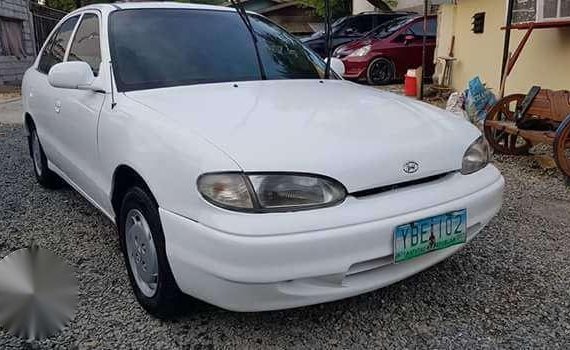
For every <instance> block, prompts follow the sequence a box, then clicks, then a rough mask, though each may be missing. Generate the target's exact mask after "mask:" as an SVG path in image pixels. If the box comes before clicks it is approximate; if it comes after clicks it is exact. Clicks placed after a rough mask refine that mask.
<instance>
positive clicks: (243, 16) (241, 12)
mask: <svg viewBox="0 0 570 350" xmlns="http://www.w3.org/2000/svg"><path fill="white" fill-rule="evenodd" d="M230 2H231V3H232V5H234V7H235V9H236V12H237V13H238V15H239V16H240V18H241V20H242V21H243V23H244V24H245V26H246V28H247V30H248V31H249V34H251V38H252V40H253V46H254V47H255V55H256V57H257V64H258V65H259V71H260V72H261V79H262V80H267V75H266V74H265V69H264V68H263V62H262V61H261V55H260V54H259V47H258V46H257V36H256V34H255V30H254V29H253V26H252V25H251V22H250V20H249V17H248V15H247V11H246V10H245V8H244V7H243V4H242V3H241V1H240V0H230Z"/></svg>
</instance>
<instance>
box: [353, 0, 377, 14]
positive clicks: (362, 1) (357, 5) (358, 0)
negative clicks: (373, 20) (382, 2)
mask: <svg viewBox="0 0 570 350" xmlns="http://www.w3.org/2000/svg"><path fill="white" fill-rule="evenodd" d="M375 9H376V8H375V7H374V6H373V5H372V4H371V3H369V2H368V1H366V0H352V13H353V14H355V15H356V14H359V13H361V12H367V11H374V10H375Z"/></svg>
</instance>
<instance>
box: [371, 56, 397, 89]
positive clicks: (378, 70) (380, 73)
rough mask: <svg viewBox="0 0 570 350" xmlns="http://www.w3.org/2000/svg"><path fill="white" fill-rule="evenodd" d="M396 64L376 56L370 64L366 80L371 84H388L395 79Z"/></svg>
mask: <svg viewBox="0 0 570 350" xmlns="http://www.w3.org/2000/svg"><path fill="white" fill-rule="evenodd" d="M394 74H395V70H394V65H393V64H392V62H390V60H388V59H386V58H382V57H380V58H376V59H375V60H373V61H372V62H371V63H370V64H369V65H368V70H367V71H366V80H368V84H370V85H386V84H389V83H390V82H392V80H394Z"/></svg>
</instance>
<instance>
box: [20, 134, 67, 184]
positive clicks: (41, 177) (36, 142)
mask: <svg viewBox="0 0 570 350" xmlns="http://www.w3.org/2000/svg"><path fill="white" fill-rule="evenodd" d="M28 146H29V148H30V155H31V156H32V163H33V164H34V173H35V175H36V179H37V180H38V182H39V184H40V185H42V186H43V187H45V188H51V189H54V188H58V187H61V184H62V180H61V179H60V177H59V176H57V174H56V173H54V172H53V171H51V170H50V169H49V168H48V161H47V157H46V154H45V152H44V149H43V147H42V144H41V143H40V138H39V137H38V132H37V131H36V128H35V127H33V126H32V127H31V130H30V135H29V136H28Z"/></svg>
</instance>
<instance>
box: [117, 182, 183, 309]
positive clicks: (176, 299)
mask: <svg viewBox="0 0 570 350" xmlns="http://www.w3.org/2000/svg"><path fill="white" fill-rule="evenodd" d="M132 210H136V211H138V212H140V213H141V214H142V215H143V216H144V219H145V220H146V222H147V223H148V227H149V229H150V232H151V236H152V240H153V243H154V246H155V249H156V257H157V259H156V260H157V262H158V276H157V277H156V287H155V288H156V289H155V291H154V295H152V296H151V297H149V296H147V295H145V293H144V292H143V291H142V290H141V288H140V287H139V285H138V284H137V281H136V279H135V275H134V272H133V270H132V266H131V263H130V261H129V256H128V252H127V251H128V250H127V242H126V236H127V234H126V232H125V231H126V220H127V214H128V213H129V212H131V211H132ZM118 230H119V240H120V244H121V250H122V252H123V256H124V259H125V265H126V266H127V272H128V275H129V280H130V282H131V286H132V288H133V291H134V294H135V296H136V298H137V300H138V302H139V303H140V304H141V306H142V307H143V308H144V309H145V310H146V311H147V312H148V313H150V314H151V315H153V316H155V317H157V318H161V319H171V318H174V317H176V316H177V315H178V314H179V312H180V303H181V302H182V301H183V299H184V295H183V293H182V292H181V291H180V289H179V288H178V285H177V284H176V281H175V280H174V276H173V275H172V271H171V269H170V265H169V263H168V259H167V257H166V249H165V242H164V233H163V230H162V224H161V222H160V216H159V213H158V205H157V204H156V202H155V200H154V199H153V197H152V195H151V194H150V192H149V190H148V189H146V188H145V186H134V187H131V188H130V189H129V190H128V191H127V192H126V194H125V196H124V197H123V201H122V205H121V209H120V213H119V216H118Z"/></svg>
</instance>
